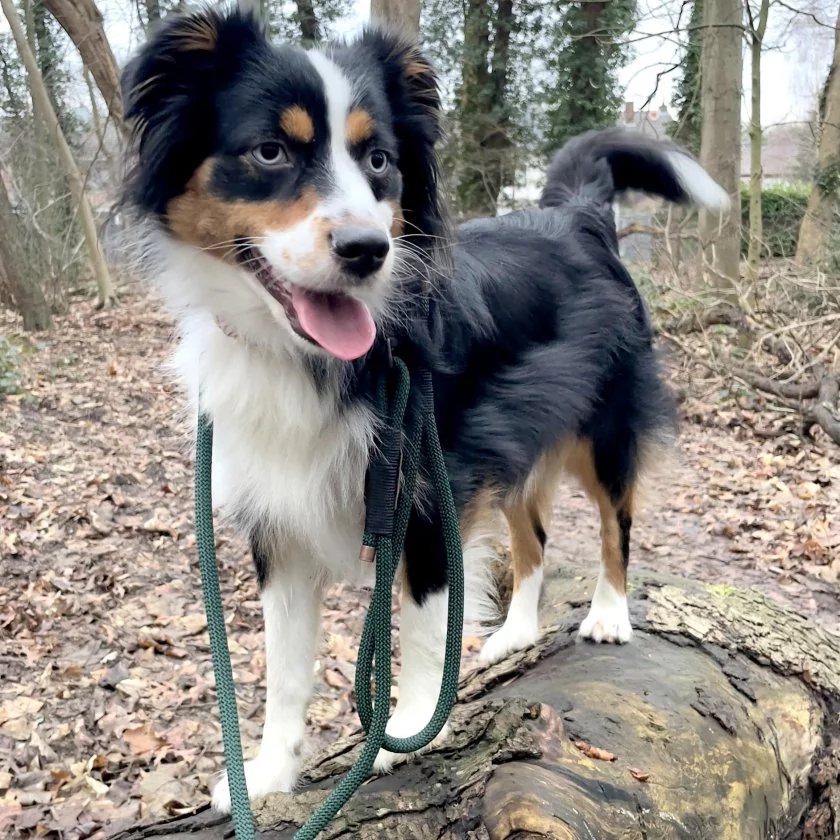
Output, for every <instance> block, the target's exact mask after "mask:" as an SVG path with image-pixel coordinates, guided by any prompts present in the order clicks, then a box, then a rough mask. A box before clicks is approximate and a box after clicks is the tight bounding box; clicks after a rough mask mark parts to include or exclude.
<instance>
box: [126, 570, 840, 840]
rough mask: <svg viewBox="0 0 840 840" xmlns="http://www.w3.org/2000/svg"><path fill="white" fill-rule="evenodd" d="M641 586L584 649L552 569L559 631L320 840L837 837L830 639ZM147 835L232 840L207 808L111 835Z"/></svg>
mask: <svg viewBox="0 0 840 840" xmlns="http://www.w3.org/2000/svg"><path fill="white" fill-rule="evenodd" d="M635 583H636V585H635V588H634V589H633V591H632V593H631V596H630V600H631V613H632V615H633V617H634V623H635V627H636V628H637V630H636V635H635V637H634V639H633V641H632V643H631V644H629V645H627V646H624V647H611V646H609V647H608V646H594V645H591V644H587V643H580V642H578V641H577V640H576V638H575V632H576V628H577V625H578V623H579V621H580V619H581V618H582V616H583V613H584V610H585V608H586V604H587V600H588V594H589V592H590V591H591V587H592V580H591V579H589V578H586V577H582V576H574V575H572V574H571V573H570V572H569V571H568V570H565V571H564V570H561V569H552V570H551V572H550V573H549V575H548V577H547V581H546V592H545V598H544V607H543V609H544V614H545V618H546V619H549V620H552V619H553V621H554V622H555V625H554V626H552V627H550V628H548V629H547V630H546V632H545V634H544V637H543V639H542V641H541V642H540V644H539V645H538V646H537V647H535V648H533V649H531V650H529V651H527V652H525V653H523V654H521V655H519V656H515V657H512V658H511V659H509V660H507V661H505V662H502V663H499V664H498V665H495V666H493V667H492V668H490V669H486V670H483V671H474V672H472V673H470V674H469V675H468V676H467V678H466V679H465V680H464V682H463V684H462V689H461V702H460V703H459V705H458V707H457V709H456V711H455V712H454V714H453V734H452V737H451V738H450V739H449V740H448V741H447V743H446V744H445V745H444V746H443V747H441V748H440V749H437V750H435V751H434V752H431V753H429V754H427V755H425V756H423V757H422V758H420V759H416V760H414V761H412V762H411V763H408V764H405V765H403V766H401V767H399V768H398V769H397V770H396V772H395V773H394V774H393V775H390V776H387V777H384V778H379V779H374V780H373V781H371V782H369V783H368V784H367V785H365V786H364V787H363V788H362V790H360V791H359V792H358V793H357V794H356V796H354V797H353V799H352V800H351V801H350V802H349V803H348V805H347V806H345V808H344V809H343V810H342V812H341V814H340V815H339V816H338V818H337V819H336V820H335V821H334V822H333V823H332V825H331V826H330V827H329V829H327V831H325V832H324V834H323V837H324V838H342V840H345V838H348V839H349V838H358V840H372V838H382V837H388V838H390V840H402V839H403V838H405V840H409V838H411V839H412V840H413V839H414V838H439V840H444V838H445V840H468V839H469V840H514V838H516V840H537V838H561V839H562V840H612V838H616V840H617V838H621V839H622V840H631V839H632V840H636V838H638V840H659V839H660V838H662V840H665V839H666V838H679V840H683V839H684V840H689V838H690V840H770V838H807V840H827V839H828V838H837V837H839V836H840V833H838V832H840V730H838V710H840V640H838V639H836V638H834V637H832V636H829V635H827V634H825V633H823V632H822V631H820V630H819V629H817V628H815V627H814V626H813V625H812V624H810V623H809V622H808V621H806V620H805V619H803V618H801V617H800V616H797V615H795V614H793V613H791V612H789V611H787V610H785V609H783V608H782V607H780V606H778V605H776V604H774V603H772V602H770V601H768V600H767V599H766V598H765V597H764V596H762V595H760V594H758V593H755V592H752V591H747V590H739V589H732V588H726V587H715V586H703V585H698V584H692V583H688V582H685V581H679V580H673V579H666V578H663V577H660V576H654V575H643V576H641V575H639V574H638V573H637V575H636V577H635ZM578 741H586V742H588V743H589V744H591V745H593V746H595V747H599V748H601V749H603V750H608V751H609V752H610V753H613V754H614V755H615V760H613V761H603V760H598V759H595V758H590V757H587V755H586V754H585V752H583V751H581V749H579V748H578V747H577V746H576V742H578ZM359 743H360V737H359V736H358V735H355V736H352V737H350V738H348V739H347V740H345V741H342V742H339V743H337V744H335V745H334V746H333V747H332V748H331V749H330V750H328V751H326V752H324V753H322V754H321V755H319V756H317V757H316V758H315V760H314V763H313V764H312V765H311V766H310V768H309V770H308V772H307V774H306V785H305V787H304V788H303V790H302V791H301V792H300V793H297V794H295V795H283V794H278V795H275V796H271V797H268V798H267V799H266V800H264V801H263V802H262V803H261V804H259V805H258V806H257V808H256V809H255V816H256V819H257V822H258V825H259V827H260V837H262V838H271V840H281V839H283V840H284V839H285V838H291V837H292V836H293V834H294V831H295V828H296V827H297V826H298V825H300V823H301V822H302V821H303V820H305V818H306V817H307V816H308V815H309V814H310V813H311V812H312V810H313V809H314V808H315V807H316V806H317V805H318V804H319V802H320V801H321V800H322V799H323V797H324V796H325V795H326V791H327V790H328V789H330V788H332V786H333V785H334V784H335V782H336V780H337V778H338V777H339V776H340V775H341V774H342V773H344V772H345V771H346V769H347V768H348V767H349V765H350V764H351V762H352V761H353V759H354V758H355V756H356V755H357V753H358V749H359ZM640 779H643V780H640ZM152 836H154V837H156V838H168V840H186V839H187V838H190V840H218V839H219V838H222V837H228V836H232V830H231V827H230V823H229V822H228V821H227V820H225V819H222V818H220V817H218V816H215V815H214V814H212V812H210V811H208V810H204V811H201V812H198V813H196V814H193V815H190V816H186V817H181V818H179V819H176V820H173V821H171V822H169V823H163V824H157V825H155V826H153V827H147V828H137V829H133V830H130V831H127V832H123V833H122V834H120V835H118V837H119V840H140V838H146V837H152Z"/></svg>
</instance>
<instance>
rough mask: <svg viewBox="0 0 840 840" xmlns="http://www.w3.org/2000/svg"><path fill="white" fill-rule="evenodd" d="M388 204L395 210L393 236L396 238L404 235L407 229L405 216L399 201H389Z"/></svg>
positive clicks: (392, 222)
mask: <svg viewBox="0 0 840 840" xmlns="http://www.w3.org/2000/svg"><path fill="white" fill-rule="evenodd" d="M388 206H389V207H390V208H391V210H393V211H394V217H393V219H392V220H391V236H393V237H394V238H396V237H398V236H402V234H403V231H404V230H405V216H403V210H402V206H401V205H400V203H399V202H398V201H389V202H388Z"/></svg>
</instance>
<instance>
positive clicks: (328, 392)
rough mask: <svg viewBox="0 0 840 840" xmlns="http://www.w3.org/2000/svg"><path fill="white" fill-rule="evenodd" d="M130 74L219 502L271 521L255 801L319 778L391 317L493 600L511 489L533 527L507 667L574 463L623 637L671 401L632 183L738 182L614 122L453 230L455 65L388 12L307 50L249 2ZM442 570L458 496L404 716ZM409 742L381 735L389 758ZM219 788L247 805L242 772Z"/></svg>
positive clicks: (208, 17) (614, 632)
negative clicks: (418, 378) (627, 199)
mask: <svg viewBox="0 0 840 840" xmlns="http://www.w3.org/2000/svg"><path fill="white" fill-rule="evenodd" d="M123 92H124V98H125V112H126V115H127V117H128V118H129V119H130V120H131V121H132V123H133V126H134V139H135V144H134V154H135V158H134V165H133V167H132V170H131V173H130V176H129V179H128V183H127V191H126V202H127V203H128V204H129V205H131V206H132V207H133V209H134V210H135V211H136V213H137V214H139V216H140V217H141V219H142V221H143V225H142V227H143V228H144V229H145V230H146V234H147V242H148V248H147V251H148V252H150V253H151V256H152V262H153V263H154V265H153V268H154V271H155V273H156V274H157V275H158V277H159V280H160V283H161V286H162V288H163V290H164V293H165V295H166V297H167V299H168V301H169V302H170V304H171V306H172V307H173V309H174V311H175V313H176V314H177V317H178V319H179V325H180V343H179V348H178V351H177V355H176V362H177V367H178V370H179V372H180V375H181V376H182V377H183V381H184V383H185V384H186V386H187V387H188V388H189V389H190V391H191V394H192V397H193V400H194V402H195V403H196V404H199V403H200V405H201V408H202V409H203V410H204V411H205V412H207V413H208V414H209V416H210V417H211V418H212V421H213V424H214V427H215V453H214V476H213V486H214V496H215V502H216V504H217V505H219V506H220V507H221V508H222V509H223V510H225V511H227V512H228V513H229V514H230V515H232V516H233V518H234V519H235V520H236V521H237V522H238V524H239V525H240V526H241V528H242V529H244V531H245V533H246V534H247V535H248V536H249V538H250V542H251V546H252V549H253V556H254V562H255V564H256V570H257V575H258V578H259V585H260V587H261V592H262V604H263V609H264V613H265V634H266V649H267V663H268V678H267V680H268V701H267V708H266V715H265V728H264V732H263V739H262V745H261V747H260V751H259V754H258V756H257V757H256V758H255V759H254V760H253V761H250V762H249V763H248V765H247V778H248V787H249V790H250V792H251V795H252V796H254V797H256V796H260V795H264V794H266V793H268V792H270V791H277V790H289V789H290V788H291V787H292V786H293V785H294V784H295V779H296V777H297V774H298V768H299V763H300V758H299V757H300V754H301V741H302V739H303V735H304V723H305V714H306V707H307V702H308V699H309V695H310V691H311V689H312V681H313V660H314V657H315V653H316V646H317V638H318V627H319V605H320V601H321V597H322V594H323V592H324V588H325V587H326V586H328V585H329V584H330V582H331V581H335V580H340V579H358V578H360V577H361V575H362V573H363V571H364V570H363V568H362V567H363V565H364V564H362V563H361V561H360V560H359V546H360V539H361V535H362V525H363V519H364V487H365V473H366V469H367V465H368V460H369V458H370V454H371V451H372V449H373V448H374V447H375V446H376V441H377V420H378V418H377V416H376V412H375V410H374V408H373V389H374V383H375V382H376V380H377V376H378V373H379V372H380V371H381V370H382V368H383V366H384V365H387V364H388V352H387V346H386V338H389V339H391V342H392V346H394V347H395V348H396V352H397V353H399V354H401V355H403V357H405V358H408V359H412V360H414V361H415V362H419V363H421V364H423V365H426V366H428V367H429V368H431V370H432V371H433V374H434V387H435V397H436V402H435V409H436V414H437V422H438V427H439V430H440V436H441V440H442V443H443V447H444V450H445V454H446V458H447V464H448V469H449V476H450V480H451V483H452V491H453V494H454V498H455V501H456V503H457V506H458V510H459V514H460V521H461V528H462V533H463V539H464V542H465V547H466V549H467V550H466V552H465V554H466V563H467V566H468V568H467V580H468V590H469V591H468V603H467V614H468V615H471V616H472V617H473V618H476V617H478V618H481V617H482V616H481V609H480V605H481V604H482V603H486V602H487V600H486V596H487V588H486V585H485V584H486V581H487V579H488V578H487V577H486V576H483V575H482V574H480V573H479V572H478V571H477V570H476V569H477V567H476V566H475V564H474V562H473V561H474V559H475V556H474V555H475V552H474V551H473V550H472V547H473V546H474V545H475V544H476V542H477V541H478V540H480V539H481V538H484V537H486V528H487V526H488V524H492V520H493V518H494V515H497V514H498V512H499V511H501V512H502V513H503V514H504V516H505V517H506V518H507V522H508V524H509V527H510V534H511V541H512V556H513V578H514V588H513V599H512V603H511V605H510V609H509V611H508V614H507V618H506V620H505V621H504V624H503V625H502V626H501V628H500V629H498V630H497V631H496V632H495V633H494V634H493V635H492V636H490V638H489V639H488V640H487V642H486V644H485V646H484V649H483V651H482V658H483V659H484V661H486V662H492V661H495V660H498V659H500V658H502V657H504V656H506V655H507V654H508V653H510V652H511V651H514V650H517V649H520V648H524V647H526V646H528V645H531V644H533V643H534V642H535V640H536V639H537V637H538V635H539V626H538V622H537V603H538V600H539V596H540V585H541V581H542V555H543V547H544V544H545V539H546V530H547V528H548V525H549V520H550V517H551V509H552V497H553V493H554V488H555V483H556V481H557V479H558V477H559V475H560V474H561V473H564V472H565V473H568V474H571V475H572V476H574V477H576V478H577V479H578V480H579V481H580V483H581V484H582V486H583V488H584V489H585V491H586V492H587V493H588V494H589V496H590V497H591V498H592V500H593V501H594V503H595V504H596V505H597V507H598V510H599V512H600V516H601V523H602V525H601V534H602V540H603V549H602V555H601V573H600V577H599V579H598V583H597V586H596V588H595V594H594V597H593V599H592V606H591V609H590V611H589V614H588V616H587V617H586V619H585V620H584V622H583V624H582V625H581V628H580V634H581V636H583V637H584V638H587V639H591V640H593V641H596V642H626V641H627V640H628V639H629V638H630V632H631V630H630V620H629V616H628V611H627V601H626V598H625V574H626V569H627V560H628V551H629V544H630V527H631V523H632V520H633V512H634V501H635V500H636V498H637V495H638V494H637V493H636V492H634V491H635V490H636V488H637V486H638V479H639V476H640V474H641V472H642V471H643V470H644V467H645V460H646V459H649V457H650V454H651V452H652V451H653V448H654V446H655V445H656V444H658V443H660V442H661V441H662V440H663V439H667V438H668V436H669V434H670V432H671V429H672V409H671V404H670V401H669V398H668V395H667V392H666V390H665V388H664V386H663V384H662V382H661V380H660V376H659V373H658V371H657V365H656V362H655V359H654V352H653V349H652V346H651V329H650V325H649V322H648V320H647V316H646V312H645V308H644V305H643V302H642V300H641V299H640V296H639V294H638V292H637V290H636V288H635V286H634V284H633V282H632V280H631V279H630V277H629V275H628V274H627V272H626V271H625V269H624V267H623V266H622V264H621V262H620V260H619V257H618V247H617V246H618V243H617V238H616V231H615V223H614V218H613V213H612V201H613V198H614V196H615V195H616V193H619V192H621V191H624V190H630V189H632V190H642V191H646V192H648V193H653V194H656V195H659V196H663V197H665V198H667V199H669V200H671V201H676V202H691V203H697V204H703V205H708V206H716V207H720V206H722V205H724V204H725V203H726V195H725V193H724V192H723V190H722V189H721V188H720V187H719V186H718V185H717V184H715V183H714V182H713V181H712V180H711V178H710V177H709V176H708V175H707V174H706V173H705V171H704V170H703V169H702V168H701V167H700V165H699V164H698V163H696V162H695V160H694V159H693V158H692V157H690V156H689V155H688V154H686V153H684V152H682V151H681V150H679V149H678V148H676V147H675V146H673V145H669V144H666V143H658V142H655V141H653V140H650V139H647V138H645V137H643V136H640V135H638V134H635V133H631V132H625V131H623V130H618V129H616V130H608V131H603V132H599V133H589V134H586V135H583V136H581V137H578V138H576V139H574V140H572V141H571V142H569V143H568V144H567V145H566V146H565V147H564V148H563V149H562V150H561V151H560V152H559V153H558V154H557V155H556V157H555V158H554V160H553V162H552V164H551V167H550V169H549V171H548V178H547V185H546V188H545V191H544V193H543V196H542V199H541V201H540V208H539V209H534V210H529V211H524V212H519V213H512V214H510V215H508V216H504V217H502V218H498V219H482V220H480V221H473V222H469V223H467V224H465V225H462V226H460V227H459V228H457V229H455V230H453V229H451V228H450V227H449V226H448V224H447V219H446V214H445V212H444V208H443V199H442V194H441V193H442V190H441V185H440V181H439V177H438V163H437V159H436V156H435V145H436V143H437V141H438V140H439V139H440V134H441V128H440V121H441V104H440V99H439V95H438V89H437V83H436V78H435V74H434V71H433V70H432V68H431V67H430V65H429V63H428V62H427V61H426V59H425V58H424V57H423V55H422V54H421V53H420V52H419V51H418V50H417V48H416V47H415V46H413V45H412V44H409V43H406V42H405V41H403V40H401V39H400V38H397V37H393V36H391V35H388V34H384V33H382V32H377V31H368V32H365V34H363V35H362V36H361V37H359V38H358V40H356V41H355V42H353V43H350V44H339V45H333V46H328V47H320V48H315V49H311V50H304V49H301V48H298V47H294V46H285V45H275V44H272V43H270V42H269V40H268V39H267V38H266V36H265V35H264V33H263V31H262V29H261V27H260V26H259V25H258V23H257V22H256V21H255V20H254V19H253V18H252V17H249V16H248V15H247V14H244V13H241V12H238V11H230V12H219V11H209V10H205V11H201V12H198V13H195V14H191V15H188V16H179V17H171V18H169V19H167V20H166V21H165V22H164V23H163V25H162V26H161V27H160V28H159V29H158V31H157V32H156V33H155V34H154V35H153V36H152V37H151V39H150V40H149V42H148V43H147V44H146V45H145V46H144V47H143V48H142V49H141V50H140V52H139V54H138V55H137V56H136V57H135V58H134V59H133V60H132V61H131V63H130V64H129V66H128V67H127V69H126V71H125V73H124V76H123ZM423 289H430V290H431V309H432V312H431V318H430V319H427V318H426V317H425V316H424V315H423V314H422V313H423V307H422V305H421V292H422V290H423ZM445 580H446V577H445V559H444V550H443V546H442V542H441V532H440V528H439V522H438V512H437V510H436V509H435V506H434V504H431V503H422V504H419V505H418V506H417V507H416V508H415V510H414V512H413V514H412V519H411V523H410V525H409V531H408V536H407V541H406V547H405V558H404V574H403V601H402V614H401V630H400V644H401V649H402V669H401V673H400V677H399V680H400V686H399V701H398V703H397V706H396V710H395V711H394V714H393V716H392V718H391V721H390V724H389V726H388V731H389V732H390V733H392V734H394V735H410V734H413V733H414V732H416V731H418V730H419V729H421V728H422V727H423V726H424V725H425V724H426V722H427V721H428V719H429V717H430V715H431V712H432V710H433V708H434V706H435V702H436V700H437V695H438V687H439V683H440V675H441V667H442V660H443V651H444V637H445V625H446V621H445V618H446V604H447V591H446V584H445ZM394 759H395V756H393V755H392V754H390V753H384V752H383V753H382V754H380V756H379V759H378V761H377V768H378V770H380V771H384V770H387V769H389V768H390V767H391V766H392V763H393V761H394ZM213 799H214V803H215V805H216V807H218V808H219V809H221V810H226V809H228V808H229V807H230V800H229V795H228V789H227V783H226V781H225V780H224V779H223V780H222V781H221V782H220V783H219V785H218V786H217V787H216V789H215V791H214V794H213Z"/></svg>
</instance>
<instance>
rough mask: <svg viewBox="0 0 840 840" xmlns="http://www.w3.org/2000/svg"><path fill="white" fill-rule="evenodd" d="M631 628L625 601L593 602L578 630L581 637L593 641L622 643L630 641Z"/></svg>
mask: <svg viewBox="0 0 840 840" xmlns="http://www.w3.org/2000/svg"><path fill="white" fill-rule="evenodd" d="M632 635H633V628H632V627H631V626H630V613H629V611H628V609H627V601H626V600H625V601H624V602H623V603H614V604H609V605H605V604H596V603H593V604H592V606H591V607H590V609H589V615H587V616H586V618H585V619H584V620H583V623H582V624H581V625H580V630H578V636H580V637H581V638H582V639H590V640H591V641H593V642H614V643H615V644H619V645H623V644H625V643H626V642H629V641H630V637H631V636H632Z"/></svg>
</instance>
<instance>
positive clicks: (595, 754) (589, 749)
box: [575, 741, 616, 761]
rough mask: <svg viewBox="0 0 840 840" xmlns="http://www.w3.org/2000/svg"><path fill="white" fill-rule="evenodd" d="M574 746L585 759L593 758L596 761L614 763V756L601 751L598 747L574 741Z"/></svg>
mask: <svg viewBox="0 0 840 840" xmlns="http://www.w3.org/2000/svg"><path fill="white" fill-rule="evenodd" d="M575 746H576V747H577V748H578V749H579V750H580V751H581V752H582V753H583V754H584V755H585V756H586V757H587V758H595V759H597V760H598V761H615V759H616V756H615V754H614V753H611V752H609V751H608V750H602V749H601V748H600V747H593V746H592V744H590V743H588V742H587V741H575Z"/></svg>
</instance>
